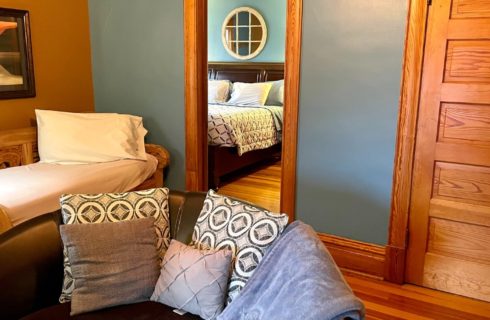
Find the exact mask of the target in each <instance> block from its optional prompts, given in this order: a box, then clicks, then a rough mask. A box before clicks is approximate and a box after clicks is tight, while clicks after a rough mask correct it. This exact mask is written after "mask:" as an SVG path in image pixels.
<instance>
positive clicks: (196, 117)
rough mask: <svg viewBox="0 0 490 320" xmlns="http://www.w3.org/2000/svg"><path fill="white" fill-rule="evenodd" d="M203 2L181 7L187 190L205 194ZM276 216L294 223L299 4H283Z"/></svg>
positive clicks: (193, 1)
mask: <svg viewBox="0 0 490 320" xmlns="http://www.w3.org/2000/svg"><path fill="white" fill-rule="evenodd" d="M207 7H208V6H207V1H199V0H185V1H184V15H185V17H184V20H185V28H184V33H185V34H184V37H185V79H186V88H185V97H186V188H187V189H188V190H190V191H204V190H207V189H208V170H207V169H208V145H207V133H208V132H207V131H208V128H207V119H208V101H207V100H208V88H207V80H208V78H209V69H208V59H207V33H206V32H203V30H207ZM286 11H287V17H286V25H287V27H286V28H287V36H286V49H285V56H286V58H285V69H284V92H285V95H284V107H283V109H284V111H283V125H282V129H283V130H282V132H283V134H282V145H283V148H282V151H281V159H282V161H281V183H280V184H281V190H280V195H281V197H280V199H281V201H280V210H281V211H282V212H285V213H287V214H288V215H289V216H290V219H291V220H293V219H294V209H295V181H296V180H295V178H296V177H295V171H296V141H297V125H298V124H297V115H298V97H299V68H300V48H301V15H302V1H294V0H288V1H287V10H286Z"/></svg>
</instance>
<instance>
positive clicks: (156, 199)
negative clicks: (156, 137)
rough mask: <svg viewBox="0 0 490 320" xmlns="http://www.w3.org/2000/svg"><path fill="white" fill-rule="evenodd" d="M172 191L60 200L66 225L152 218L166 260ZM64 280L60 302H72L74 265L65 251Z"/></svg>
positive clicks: (98, 195)
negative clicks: (170, 194)
mask: <svg viewBox="0 0 490 320" xmlns="http://www.w3.org/2000/svg"><path fill="white" fill-rule="evenodd" d="M168 195H169V190H168V189H167V188H155V189H149V190H142V191H131V192H124V193H99V194H64V195H62V196H61V198H60V204H61V214H62V217H63V222H64V223H65V224H84V223H101V222H119V221H127V220H134V219H141V218H148V217H153V218H154V219H155V223H154V225H155V232H156V235H157V249H158V253H159V256H160V259H163V257H164V256H165V252H166V251H167V248H168V246H169V245H170V219H169V205H168ZM63 254H64V257H63V266H64V279H63V288H62V291H61V296H60V299H59V300H60V302H61V303H64V302H68V301H71V294H72V292H73V289H74V287H75V283H74V281H73V276H72V273H71V264H70V261H69V259H68V253H67V251H66V248H65V247H63Z"/></svg>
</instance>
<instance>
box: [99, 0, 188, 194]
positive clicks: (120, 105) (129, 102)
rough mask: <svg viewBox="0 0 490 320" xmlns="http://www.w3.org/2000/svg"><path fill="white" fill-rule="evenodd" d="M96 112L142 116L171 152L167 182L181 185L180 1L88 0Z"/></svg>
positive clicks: (152, 136)
mask: <svg viewBox="0 0 490 320" xmlns="http://www.w3.org/2000/svg"><path fill="white" fill-rule="evenodd" d="M89 10H90V11H89V13H90V34H91V45H92V69H93V81H94V94H95V109H96V111H97V112H119V113H131V114H136V115H140V116H143V118H144V124H145V127H146V128H147V129H148V131H149V134H148V136H147V141H148V142H153V143H158V144H161V145H163V146H165V147H166V148H167V149H168V150H169V151H170V154H171V165H170V170H169V171H168V177H167V184H168V185H169V186H170V187H173V188H179V189H183V188H184V187H185V179H184V176H185V167H184V165H185V162H184V161H185V159H184V157H185V151H184V144H185V140H184V135H185V130H184V60H183V55H184V47H183V1H161V0H138V1H134V0H89Z"/></svg>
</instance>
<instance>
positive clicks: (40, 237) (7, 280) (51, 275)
mask: <svg viewBox="0 0 490 320" xmlns="http://www.w3.org/2000/svg"><path fill="white" fill-rule="evenodd" d="M205 197H206V193H203V192H183V191H174V190H171V191H170V197H169V208H170V210H169V211H170V227H171V230H170V235H171V237H172V238H173V239H177V240H179V241H182V242H185V243H188V242H189V241H190V240H191V237H192V232H193V228H194V225H195V224H196V220H197V217H198V216H199V213H200V211H201V208H202V206H203V202H204V199H205ZM60 224H61V213H60V210H58V211H55V212H53V213H48V214H44V215H41V216H38V217H36V218H33V219H31V220H29V221H26V222H24V223H21V224H19V225H17V226H15V227H13V228H11V229H10V230H7V231H6V232H4V233H2V234H0V319H2V320H3V319H19V318H21V317H22V316H25V315H28V314H30V313H32V312H34V311H36V310H39V309H43V308H45V307H48V306H53V305H56V304H58V298H59V296H60V293H61V287H62V282H63V247H62V246H63V244H62V240H61V236H60V233H59V225H60Z"/></svg>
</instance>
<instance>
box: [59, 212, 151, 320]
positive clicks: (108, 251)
mask: <svg viewBox="0 0 490 320" xmlns="http://www.w3.org/2000/svg"><path fill="white" fill-rule="evenodd" d="M153 225H154V219H153V218H146V219H137V220H131V221H123V222H120V223H95V224H72V225H70V224H67V225H61V226H60V233H61V238H62V239H63V244H64V245H65V247H66V251H67V252H68V257H69V258H70V263H71V270H72V275H73V279H74V281H75V289H74V290H73V294H72V301H71V313H70V315H72V316H73V315H77V314H80V313H84V312H90V311H94V310H98V309H102V308H107V307H112V306H117V305H121V304H129V303H137V302H141V301H147V300H148V299H149V298H150V296H151V293H152V292H153V288H154V286H155V283H156V281H157V279H158V270H159V267H158V266H159V264H158V263H159V259H158V251H157V248H156V234H155V233H154V232H153V229H154V227H153Z"/></svg>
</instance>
